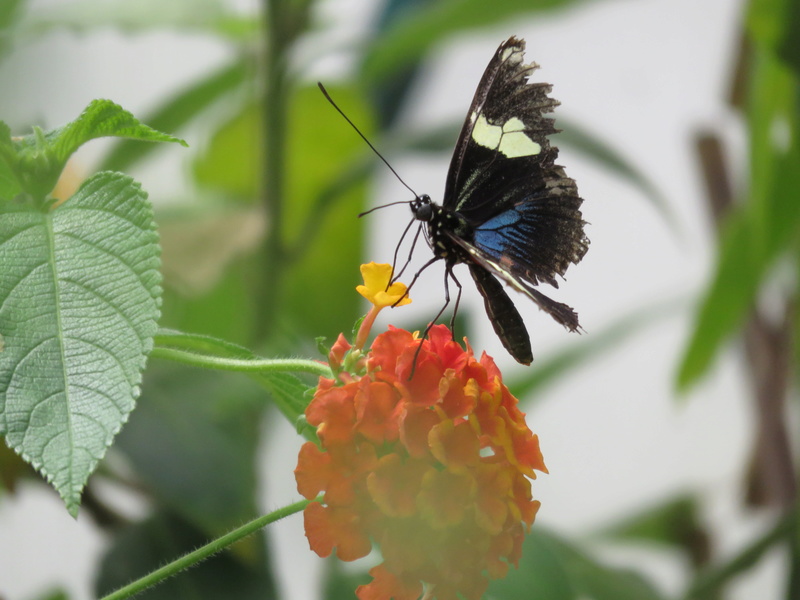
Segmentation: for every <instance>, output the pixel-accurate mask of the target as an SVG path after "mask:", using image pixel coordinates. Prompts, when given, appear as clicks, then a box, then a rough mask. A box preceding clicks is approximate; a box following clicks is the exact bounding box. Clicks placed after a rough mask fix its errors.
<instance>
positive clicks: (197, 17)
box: [4, 0, 260, 41]
mask: <svg viewBox="0 0 800 600" xmlns="http://www.w3.org/2000/svg"><path fill="white" fill-rule="evenodd" d="M4 1H5V0H4ZM23 25H24V27H25V29H26V30H28V31H31V32H32V33H43V32H46V31H49V30H51V29H56V28H59V29H61V28H64V27H68V28H70V29H72V30H75V31H90V30H93V29H97V28H100V27H115V28H118V29H121V30H122V31H128V32H133V31H149V30H153V29H168V30H170V31H200V32H205V33H210V34H214V35H219V36H224V37H227V38H230V39H232V40H235V41H248V40H254V39H256V37H257V35H258V32H259V27H260V23H259V20H258V17H257V16H252V17H251V16H242V15H240V14H237V13H235V12H233V11H232V10H231V8H230V3H229V2H225V1H224V0H170V1H169V2H163V1H161V0H137V1H136V2H129V1H128V0H103V1H102V2H97V1H96V0H73V1H72V2H64V1H62V2H59V3H55V4H49V5H47V6H46V7H44V8H42V10H39V11H37V12H35V13H31V14H30V15H29V16H28V18H27V19H26V20H25V23H24V24H23Z"/></svg>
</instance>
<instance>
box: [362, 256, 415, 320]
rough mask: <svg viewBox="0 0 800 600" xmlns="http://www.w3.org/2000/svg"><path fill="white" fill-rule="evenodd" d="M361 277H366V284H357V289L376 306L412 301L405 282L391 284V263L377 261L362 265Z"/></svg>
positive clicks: (379, 307)
mask: <svg viewBox="0 0 800 600" xmlns="http://www.w3.org/2000/svg"><path fill="white" fill-rule="evenodd" d="M361 277H363V278H364V285H359V286H357V287H356V291H357V292H358V293H359V294H361V295H362V296H364V298H366V299H367V300H369V301H370V302H372V304H374V305H375V308H378V309H381V308H384V307H386V306H403V305H404V304H409V303H410V302H411V298H409V297H408V295H407V294H408V290H407V289H406V286H405V284H404V283H400V282H395V283H393V284H391V285H389V282H390V281H391V280H392V266H391V265H387V264H385V263H384V264H378V263H375V262H370V263H367V264H365V265H361ZM401 298H402V300H401ZM398 300H399V302H398Z"/></svg>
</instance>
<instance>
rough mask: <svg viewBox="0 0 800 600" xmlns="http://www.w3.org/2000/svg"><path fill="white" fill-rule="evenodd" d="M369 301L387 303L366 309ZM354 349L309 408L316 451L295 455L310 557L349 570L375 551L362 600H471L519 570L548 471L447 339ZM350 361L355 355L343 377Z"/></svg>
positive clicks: (515, 415) (489, 363) (508, 410)
mask: <svg viewBox="0 0 800 600" xmlns="http://www.w3.org/2000/svg"><path fill="white" fill-rule="evenodd" d="M387 283H388V279H385V280H383V282H382V284H381V285H383V291H384V292H385V290H386V284H387ZM378 287H380V286H378ZM389 289H390V290H391V288H389ZM395 293H397V291H396V290H395ZM403 293H405V290H404V289H403ZM365 295H366V294H365ZM394 297H395V301H396V298H397V297H399V296H396V295H395V296H394ZM379 302H380V303H383V306H391V305H392V304H391V303H389V304H386V302H389V301H388V300H385V299H382V300H380V301H376V304H375V307H374V309H373V310H375V309H378V303H379ZM367 335H368V331H367V332H366V333H364V332H362V331H359V333H358V336H357V337H358V338H359V339H360V340H362V343H363V340H365V339H366V337H367ZM420 344H421V345H420ZM361 348H362V346H359V345H358V344H356V345H355V346H354V348H350V347H349V345H348V344H347V342H346V340H344V338H340V340H339V342H337V345H336V347H335V351H332V353H331V356H330V362H331V367H332V369H333V372H334V373H335V374H336V375H335V379H326V378H321V379H320V382H319V386H318V388H317V391H316V393H315V395H314V398H313V399H312V401H311V403H310V404H309V405H308V408H307V409H306V418H307V419H308V422H309V423H310V424H311V425H313V426H315V427H317V434H318V436H319V440H320V447H317V446H316V445H315V444H313V443H311V442H308V443H306V444H305V445H304V446H303V448H302V449H301V451H300V456H299V458H298V463H297V469H296V470H295V477H296V479H297V485H298V490H299V491H300V493H301V494H302V495H303V496H305V497H306V498H308V499H312V498H315V497H316V496H317V495H318V494H319V493H320V492H324V496H323V502H322V503H316V502H315V503H312V504H310V505H309V506H308V507H307V508H306V510H305V529H306V537H307V538H308V541H309V544H310V546H311V549H312V550H314V551H315V552H316V553H317V554H319V555H320V556H328V555H329V554H331V553H332V552H333V551H334V550H335V551H336V554H337V556H338V557H339V558H340V559H342V560H355V559H357V558H360V557H362V556H365V555H366V554H368V553H369V552H370V549H371V544H372V543H375V544H377V545H379V546H380V550H381V554H382V556H383V559H384V562H383V563H382V564H381V565H379V566H377V567H375V568H373V569H372V570H371V571H370V574H371V575H372V576H373V580H372V582H370V583H369V584H367V585H364V586H361V587H359V588H358V590H357V592H356V593H357V596H358V598H360V599H361V600H378V599H381V600H385V599H388V598H395V599H398V600H415V599H417V598H419V597H420V596H422V594H423V593H424V594H425V597H426V598H431V599H432V598H438V599H439V600H445V599H448V600H449V599H451V598H452V599H455V598H465V599H474V600H479V599H480V598H481V596H482V595H483V593H484V591H485V590H486V586H487V585H488V583H489V579H496V578H499V577H503V576H504V575H505V574H506V572H507V570H508V566H509V565H510V564H513V565H515V566H516V564H517V562H518V560H519V556H520V549H521V545H522V539H523V537H524V534H525V532H526V530H528V529H529V528H530V526H531V524H532V523H533V520H534V517H535V516H536V511H537V510H538V508H539V502H538V501H535V500H533V499H532V498H531V485H530V479H529V478H535V473H534V471H536V470H538V471H542V472H546V471H547V470H546V467H545V465H544V461H543V459H542V455H541V452H540V451H539V443H538V439H537V437H536V436H535V435H534V434H533V433H531V431H530V429H528V427H527V425H526V424H525V415H524V413H522V412H521V411H520V410H519V408H518V406H517V399H516V398H514V396H512V395H511V393H510V392H509V391H508V389H507V388H506V387H505V386H504V385H503V383H502V378H501V375H500V372H499V370H498V369H497V366H496V365H495V364H494V361H493V360H492V359H491V358H490V357H489V356H487V355H486V354H483V355H482V356H481V358H480V359H476V358H475V357H474V355H473V353H472V350H471V349H470V348H469V347H467V349H466V350H465V349H464V348H462V347H461V346H460V345H459V344H458V343H456V342H455V341H453V339H452V334H451V332H450V331H449V329H448V328H447V327H445V326H443V325H437V326H434V327H432V328H431V330H430V331H429V334H428V339H426V340H424V341H420V339H419V338H418V337H416V336H415V335H414V334H411V333H409V332H408V331H404V330H402V329H396V328H393V327H390V328H389V330H388V331H387V332H385V333H382V334H380V335H378V336H377V338H376V339H375V341H374V342H373V344H372V347H371V348H370V349H369V351H367V352H363V351H362V349H361ZM348 352H350V353H352V352H358V355H359V361H358V363H357V368H355V365H356V363H352V362H351V365H352V366H354V368H353V370H352V371H351V372H347V371H344V370H343V369H342V368H341V366H342V365H347V364H348V361H347V359H346V357H345V354H346V353H348ZM414 365H416V366H414ZM412 369H413V373H414V375H413V377H410V375H411V373H412Z"/></svg>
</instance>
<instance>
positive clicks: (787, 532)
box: [683, 512, 797, 600]
mask: <svg viewBox="0 0 800 600" xmlns="http://www.w3.org/2000/svg"><path fill="white" fill-rule="evenodd" d="M796 519H797V515H796V514H795V513H794V512H790V513H789V514H787V515H785V516H784V517H783V518H782V519H780V520H779V521H778V522H777V523H776V524H775V525H773V526H772V527H771V528H770V529H769V530H767V531H766V532H765V533H763V534H762V535H761V536H760V537H759V538H757V539H756V540H754V541H753V542H751V543H750V544H749V545H748V546H747V547H745V548H744V549H743V550H742V551H740V552H739V553H738V554H737V555H735V556H733V557H731V558H729V559H728V560H726V561H725V562H723V563H722V564H715V565H712V566H710V567H708V568H707V569H704V570H703V571H701V572H700V573H698V575H697V577H696V578H695V580H694V581H693V582H692V583H691V585H690V586H689V588H688V590H687V591H686V594H684V596H683V598H684V600H705V599H706V598H718V597H720V594H721V592H722V591H723V590H724V589H725V587H726V586H727V584H728V583H730V582H731V581H732V580H734V579H736V578H737V577H739V576H740V575H742V574H743V573H745V572H747V571H748V570H750V569H751V568H753V567H754V566H755V565H757V564H758V563H759V562H760V561H761V560H762V559H763V557H764V555H765V554H766V553H767V552H772V551H774V550H775V549H776V548H781V547H785V545H786V544H791V543H794V542H796V538H795V539H794V540H793V539H792V537H793V536H796V535H797V527H796V523H795V520H796ZM790 585H794V584H793V583H790ZM786 597H787V598H796V597H797V594H795V593H793V590H792V589H790V590H789V591H788V592H787V595H786Z"/></svg>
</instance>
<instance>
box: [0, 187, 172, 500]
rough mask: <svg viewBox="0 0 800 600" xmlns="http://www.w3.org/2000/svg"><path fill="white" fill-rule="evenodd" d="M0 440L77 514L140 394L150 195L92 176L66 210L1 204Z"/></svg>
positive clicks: (153, 271)
mask: <svg viewBox="0 0 800 600" xmlns="http://www.w3.org/2000/svg"><path fill="white" fill-rule="evenodd" d="M0 264H2V265H3V268H2V270H0V334H2V336H3V338H4V344H5V348H4V351H3V352H2V353H0V433H2V434H3V435H5V436H6V442H7V443H8V445H9V446H10V447H12V448H14V450H16V451H17V452H18V453H19V454H20V455H22V456H23V457H24V458H25V459H26V460H27V461H28V462H30V463H31V464H32V465H33V466H34V467H36V468H37V469H38V470H39V471H41V472H42V474H44V475H45V476H46V477H47V479H48V480H49V481H50V482H51V483H52V484H53V486H54V487H55V488H56V490H58V492H59V494H61V497H62V498H63V499H64V501H65V503H66V505H67V508H68V509H69V511H70V512H71V513H72V514H76V513H77V510H78V504H79V500H80V494H81V490H82V489H83V486H84V484H85V483H86V479H87V478H88V477H89V474H90V473H91V472H92V471H93V470H94V468H95V465H96V464H97V462H98V461H99V460H100V458H101V457H102V456H103V454H104V453H105V450H106V448H107V447H108V446H109V445H110V444H111V440H112V439H113V437H114V436H115V435H116V433H117V432H118V431H119V429H120V428H121V427H122V424H123V423H124V422H125V421H126V420H127V418H128V414H129V413H130V411H131V410H132V409H133V406H134V399H135V398H136V396H137V395H138V394H139V384H140V381H141V372H142V369H143V368H144V363H145V359H146V356H147V354H148V352H149V351H150V349H151V348H152V343H153V340H152V338H153V335H154V334H155V332H156V320H157V318H158V315H159V309H158V305H159V298H160V294H161V288H160V285H159V283H160V275H159V272H158V267H159V249H158V235H157V233H156V231H155V225H154V222H153V214H152V209H151V206H150V204H149V202H148V201H147V196H146V194H145V193H144V192H143V191H142V190H141V188H140V187H139V185H138V184H137V183H135V182H134V181H133V180H132V179H130V178H129V177H126V176H123V175H120V174H117V173H100V174H98V175H96V176H94V177H92V178H91V179H89V180H87V181H86V182H85V183H84V184H83V185H82V186H81V188H80V189H79V190H78V192H77V193H76V194H75V196H73V197H72V198H71V199H70V200H68V201H67V202H66V203H65V204H64V205H62V206H60V207H58V208H57V209H55V210H51V211H42V210H39V209H36V208H33V207H32V206H31V205H29V204H23V203H15V202H7V203H3V204H0Z"/></svg>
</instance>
